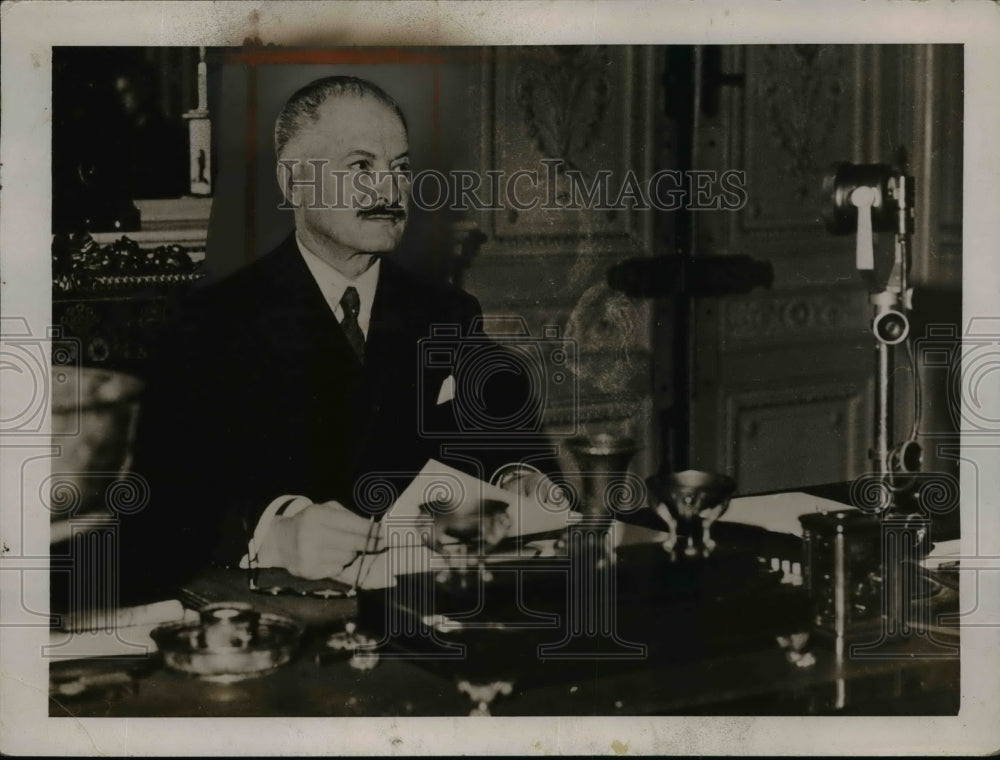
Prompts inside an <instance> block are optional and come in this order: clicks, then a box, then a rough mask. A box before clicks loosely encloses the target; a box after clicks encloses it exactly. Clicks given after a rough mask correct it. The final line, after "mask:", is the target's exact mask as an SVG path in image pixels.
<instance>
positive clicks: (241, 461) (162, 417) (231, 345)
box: [122, 236, 551, 577]
mask: <svg viewBox="0 0 1000 760" xmlns="http://www.w3.org/2000/svg"><path fill="white" fill-rule="evenodd" d="M479 316H480V307H479V304H478V302H477V301H476V299H475V298H473V297H472V296H469V295H468V294H466V293H463V292H462V291H460V290H458V289H455V288H452V287H443V286H428V285H425V284H423V283H420V284H418V283H417V282H416V281H414V280H413V279H412V278H411V277H410V276H409V275H408V274H406V273H405V272H404V271H403V270H402V269H401V268H400V267H399V266H398V265H396V264H394V263H393V261H392V260H391V259H389V258H386V259H383V261H382V264H381V272H380V275H379V283H378V287H377V291H376V295H375V300H374V303H373V305H372V312H371V322H370V326H369V332H368V338H367V342H366V354H365V362H364V364H362V363H361V362H359V361H358V360H357V358H356V357H355V355H354V353H353V352H352V350H351V348H350V346H349V344H348V343H347V340H346V338H345V337H344V334H343V331H342V330H341V328H340V325H339V323H338V322H337V320H336V318H335V317H334V315H333V313H332V310H331V309H330V307H329V305H328V304H327V302H326V300H325V299H324V297H323V295H322V293H321V292H320V289H319V286H318V285H317V284H316V282H315V280H314V279H313V277H312V275H311V273H310V272H309V270H308V268H307V266H306V264H305V262H304V261H303V260H302V256H301V254H300V253H299V251H298V248H297V246H296V243H295V238H294V236H290V237H289V238H288V240H286V242H285V243H284V244H282V245H281V246H279V248H277V249H276V250H275V251H273V252H271V253H270V254H268V255H267V256H265V257H263V258H262V259H260V260H259V261H257V262H255V263H254V264H252V265H250V266H248V267H246V268H245V269H243V270H241V271H239V272H237V273H236V274H235V275H233V276H232V277H230V278H229V279H227V280H224V281H222V282H220V283H218V284H216V285H214V286H211V287H209V288H206V290H205V292H203V293H201V294H199V295H198V296H197V297H196V298H195V299H194V300H193V301H192V303H191V304H190V305H189V307H188V308H187V309H186V310H185V312H184V314H183V316H182V317H181V319H180V320H179V321H178V324H177V326H176V328H175V329H174V330H172V331H171V333H170V337H169V338H168V339H167V341H166V342H165V345H164V346H163V347H162V349H161V350H160V351H159V352H158V357H157V358H156V359H155V360H154V362H153V364H152V367H151V369H150V372H149V390H148V393H147V396H146V398H145V401H144V403H143V406H142V410H141V413H140V425H139V430H138V435H137V443H136V455H135V464H134V470H135V471H136V472H137V473H139V474H140V475H142V476H144V477H146V478H147V479H148V480H149V482H150V486H151V494H152V500H151V504H150V505H149V507H148V508H147V509H145V510H143V511H142V512H141V513H139V514H137V515H136V516H135V517H134V518H126V520H125V521H124V522H125V523H126V524H123V526H122V528H123V534H124V545H123V549H124V554H125V558H124V566H125V570H126V574H135V573H140V574H141V573H148V572H149V571H148V570H139V568H141V567H145V568H149V567H150V566H151V565H155V566H156V567H158V568H159V569H160V570H158V571H156V572H154V573H153V575H154V576H160V575H162V574H163V573H162V571H163V569H165V568H171V569H173V570H175V571H180V572H183V571H185V570H188V571H190V570H196V569H198V568H200V567H204V566H205V565H206V564H207V563H208V562H210V561H214V562H216V563H221V564H225V565H233V564H235V563H237V562H238V561H239V559H240V557H241V556H242V555H243V554H244V553H245V551H246V547H247V540H248V538H249V535H250V534H252V531H253V528H254V526H255V525H256V523H257V520H258V518H259V516H260V514H261V513H262V512H263V510H264V509H265V507H266V506H267V504H268V503H270V502H271V501H272V500H273V499H275V498H277V497H279V496H282V495H285V494H301V495H304V496H307V497H309V498H310V499H312V500H313V501H316V502H321V501H327V500H331V499H335V500H337V501H339V502H341V503H343V504H344V505H346V506H348V507H349V508H353V509H358V510H360V509H361V508H362V507H370V506H372V505H371V504H364V505H361V504H358V503H357V498H356V492H355V487H356V485H358V484H359V483H362V482H366V478H370V477H371V476H372V474H373V473H387V477H388V480H389V481H391V482H392V483H393V484H394V486H395V488H396V491H397V492H399V491H401V490H402V489H403V488H404V487H405V485H406V484H408V483H409V480H410V479H411V478H412V475H413V474H415V473H416V472H418V471H419V470H420V469H421V467H422V466H423V465H424V464H425V463H426V461H427V460H428V459H429V458H431V457H433V458H437V459H439V460H443V461H447V462H448V463H449V464H453V465H454V466H457V467H460V468H462V469H465V470H466V471H470V472H471V473H472V474H475V475H477V476H479V477H485V478H489V476H490V474H491V473H492V471H493V469H494V468H495V467H497V466H499V465H500V464H502V463H506V462H510V461H512V460H518V459H525V458H529V457H531V456H533V455H537V452H538V451H539V450H542V451H544V447H543V448H541V449H540V448H539V444H540V441H539V439H538V438H534V439H531V440H529V439H522V440H520V442H519V443H518V445H517V446H516V447H514V448H505V447H502V446H497V447H490V446H487V447H485V448H483V446H482V438H481V437H476V438H475V439H474V443H475V444H476V446H477V448H476V450H475V456H474V457H472V458H471V459H470V458H463V457H459V458H453V457H449V456H447V455H445V454H443V452H442V446H443V445H447V444H449V443H450V444H454V443H456V442H457V443H458V444H459V445H461V444H462V443H463V441H465V440H466V439H465V436H464V435H463V434H462V431H461V430H460V427H461V426H460V425H459V424H458V423H457V422H456V419H455V415H454V413H453V411H454V410H453V404H451V403H446V404H442V405H438V404H437V403H436V401H437V399H438V393H439V391H440V389H441V385H442V383H443V382H444V381H445V379H446V378H447V377H448V375H449V374H450V373H451V372H452V369H451V368H449V367H448V366H447V361H444V362H442V361H440V359H441V358H442V357H445V358H446V357H447V356H448V350H447V349H448V346H449V344H453V343H455V342H456V341H457V340H459V339H464V340H467V341H468V340H471V341H473V342H476V343H477V344H481V345H482V346H486V347H487V349H488V350H494V349H493V348H491V346H492V344H490V343H489V342H488V341H486V339H485V337H484V336H483V335H482V334H481V333H477V332H476V330H475V323H476V320H477V318H478V317H479ZM434 325H453V326H455V328H456V331H457V333H458V335H459V336H460V338H456V339H450V338H445V339H442V340H436V341H435V342H436V346H437V348H443V349H445V350H444V352H443V353H440V352H438V353H436V354H435V357H436V358H437V361H435V362H431V364H433V365H434V366H428V361H427V360H426V358H427V356H426V354H427V344H426V342H425V345H424V348H422V347H421V339H426V338H428V336H430V335H431V330H432V326H434ZM495 350H497V351H499V350H501V349H499V348H496V349H495ZM480 366H481V363H480ZM512 381H513V382H512ZM459 385H461V383H459ZM529 394H530V388H529V386H528V385H527V384H526V383H523V382H520V381H519V380H518V378H517V377H515V376H513V375H510V374H505V375H504V376H503V382H502V383H500V384H498V383H493V384H492V390H491V392H490V393H488V394H487V396H488V398H487V402H488V403H489V404H491V405H492V406H493V407H494V410H493V413H495V414H499V415H500V417H495V418H502V416H503V415H504V413H505V410H507V411H514V412H516V411H517V409H519V408H521V407H523V406H524V404H525V403H528V398H529ZM463 429H464V428H463ZM428 432H432V433H434V434H433V435H427V434H426V433H428ZM535 458H536V459H537V456H535ZM549 469H551V467H549ZM390 503H391V502H386V503H384V505H383V506H384V507H385V508H387V507H388V506H390ZM130 568H135V569H134V570H130ZM147 577H150V576H149V575H147Z"/></svg>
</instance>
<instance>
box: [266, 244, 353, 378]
mask: <svg viewBox="0 0 1000 760" xmlns="http://www.w3.org/2000/svg"><path fill="white" fill-rule="evenodd" d="M265 274H266V277H265V278H264V280H265V282H266V285H265V287H267V288H268V289H272V288H273V290H271V292H270V293H269V294H268V293H264V294H262V295H261V304H260V308H259V309H258V311H257V314H258V329H259V331H260V334H261V335H263V336H264V338H265V340H267V341H268V342H269V344H270V345H271V347H272V348H273V350H274V351H275V353H276V354H277V355H279V356H290V357H297V358H298V361H300V362H301V361H302V360H303V357H306V358H309V361H308V364H309V365H311V366H312V368H313V369H317V368H318V367H317V366H316V365H317V364H318V365H319V367H323V366H329V367H331V368H339V371H340V372H343V371H344V368H346V367H351V368H353V369H354V370H355V371H356V370H357V369H358V364H359V362H358V359H357V356H356V355H355V354H354V351H353V350H352V349H351V346H350V344H349V343H348V342H347V337H346V336H345V335H344V332H343V330H342V329H341V327H340V324H339V323H338V322H337V318H336V317H335V316H334V314H333V310H332V309H331V308H330V305H329V304H328V303H327V302H326V299H325V298H324V297H323V293H322V291H320V289H319V285H317V284H316V280H315V279H313V276H312V273H311V272H310V271H309V268H308V267H307V266H306V263H305V261H303V260H302V254H301V253H300V252H299V249H298V245H297V244H296V243H295V236H294V234H293V235H291V236H289V237H288V239H286V240H285V242H284V243H283V244H282V245H281V247H280V248H278V250H276V251H275V253H274V254H273V259H272V260H271V261H269V262H268V268H267V271H266V273H265Z"/></svg>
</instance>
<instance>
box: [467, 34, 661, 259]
mask: <svg viewBox="0 0 1000 760" xmlns="http://www.w3.org/2000/svg"><path fill="white" fill-rule="evenodd" d="M652 55H653V54H652V52H651V51H650V50H647V49H638V50H637V49H635V48H632V47H629V46H616V47H605V46H572V47H555V48H553V47H531V48H499V49H497V51H496V54H495V60H494V61H493V62H492V66H487V67H486V69H485V71H484V78H483V88H484V92H485V93H487V94H489V95H491V96H492V97H485V96H484V110H483V114H482V115H483V125H482V129H483V134H484V136H485V139H484V145H483V147H484V151H483V153H484V166H483V167H482V168H483V171H484V173H485V171H489V170H493V171H500V172H502V173H503V176H504V177H506V178H510V177H511V176H512V175H514V174H515V173H516V172H523V171H529V172H537V173H538V183H537V187H536V189H531V188H530V183H529V182H528V181H527V180H525V179H522V180H520V182H521V185H520V188H519V190H518V193H519V199H520V201H521V202H522V203H524V204H530V203H531V200H532V199H537V200H538V202H539V203H538V205H537V206H535V207H533V208H515V207H514V206H513V205H511V204H506V208H505V209H504V210H502V211H495V210H494V211H483V212H481V214H482V223H481V226H482V227H483V228H484V229H485V230H486V231H487V234H489V236H490V239H491V240H493V241H497V242H499V243H501V244H506V243H510V244H514V245H518V246H520V245H524V244H528V245H532V246H536V247H537V248H538V252H539V253H545V252H546V251H547V250H553V249H556V250H558V249H566V248H577V249H587V248H588V247H592V248H593V247H606V246H618V247H619V248H623V247H630V248H631V250H633V251H638V250H643V249H645V248H646V247H647V246H648V244H649V242H648V240H647V238H648V235H649V234H650V233H649V230H648V229H647V228H648V227H649V225H650V219H649V218H648V217H649V216H650V215H649V214H648V213H645V212H635V211H632V210H630V209H623V210H608V209H607V208H606V207H605V208H604V209H602V210H596V209H593V210H591V209H566V208H559V207H556V206H558V205H559V204H560V202H565V201H566V200H568V199H569V197H570V192H571V186H570V183H569V180H568V178H567V176H566V171H567V170H577V171H580V172H581V175H582V179H583V181H584V182H586V183H588V186H589V184H590V183H592V182H593V181H594V180H595V173H596V172H598V171H608V172H610V173H611V175H610V177H609V178H608V179H607V184H608V188H609V189H608V192H607V196H608V197H609V203H612V202H614V201H615V200H617V199H618V196H619V193H620V192H621V191H622V188H623V187H624V186H625V185H626V181H625V176H626V172H627V171H629V170H634V171H635V173H636V176H637V177H638V178H639V179H640V182H641V181H642V179H643V178H644V177H647V176H648V173H649V169H648V166H649V164H650V162H651V156H650V154H649V153H648V152H647V151H645V150H644V149H643V148H644V147H645V146H646V145H648V142H649V139H650V138H649V136H648V135H646V134H645V131H646V124H647V121H648V119H647V116H646V114H647V113H648V112H649V111H650V110H652V109H655V97H656V96H655V89H654V88H655V82H654V80H653V79H652V77H651V76H650V75H649V74H648V72H647V71H646V69H645V68H644V67H647V66H648V65H649V61H650V60H651V56H652ZM557 160H558V161H563V162H564V164H563V165H562V166H560V167H557V166H555V165H554V164H553V165H552V168H551V169H547V168H546V166H545V164H543V163H542V162H543V161H550V162H552V161H557ZM553 200H554V201H555V203H552V202H551V201H553ZM545 201H549V202H548V203H545ZM582 252H586V250H582Z"/></svg>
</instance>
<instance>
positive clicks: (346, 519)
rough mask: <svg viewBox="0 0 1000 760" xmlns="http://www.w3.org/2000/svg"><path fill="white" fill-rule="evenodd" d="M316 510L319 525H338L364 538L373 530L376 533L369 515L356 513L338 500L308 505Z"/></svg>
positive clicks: (337, 526) (341, 528) (343, 530)
mask: <svg viewBox="0 0 1000 760" xmlns="http://www.w3.org/2000/svg"><path fill="white" fill-rule="evenodd" d="M308 509H310V510H314V511H315V519H316V520H317V523H316V524H317V525H326V526H331V527H336V528H337V529H338V530H340V531H342V532H344V533H351V534H354V535H358V536H361V537H362V538H364V537H365V536H367V535H368V534H369V532H371V533H372V534H374V532H375V528H374V527H372V520H371V519H370V518H368V517H362V516H361V515H356V514H354V513H353V512H351V511H350V510H349V509H347V508H346V507H345V506H343V505H342V504H340V503H339V502H336V501H325V502H323V503H322V504H314V505H312V506H311V507H308Z"/></svg>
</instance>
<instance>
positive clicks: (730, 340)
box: [690, 45, 873, 493]
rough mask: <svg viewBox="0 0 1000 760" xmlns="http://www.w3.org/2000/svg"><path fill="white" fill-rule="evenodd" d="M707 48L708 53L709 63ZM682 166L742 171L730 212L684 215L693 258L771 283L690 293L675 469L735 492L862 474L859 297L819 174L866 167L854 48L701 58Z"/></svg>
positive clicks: (864, 374)
mask: <svg viewBox="0 0 1000 760" xmlns="http://www.w3.org/2000/svg"><path fill="white" fill-rule="evenodd" d="M720 53H721V55H720ZM697 55H699V56H700V57H701V61H702V66H701V78H702V87H701V90H700V98H699V101H697V102H698V106H697V107H696V115H695V127H696V128H695V130H694V134H695V138H694V143H695V144H694V148H693V156H692V164H693V165H694V167H695V168H699V169H714V170H717V171H719V172H722V171H726V170H730V169H735V170H739V171H743V172H745V178H746V179H745V186H746V203H745V205H744V206H743V207H742V208H740V209H738V210H736V211H724V210H720V211H702V212H696V213H695V212H692V213H693V216H694V218H693V221H692V228H693V231H692V235H693V240H692V248H693V251H694V254H695V255H697V256H711V255H716V254H727V253H728V254H749V255H751V256H753V257H754V258H756V259H760V260H764V261H768V262H770V263H771V264H772V265H773V267H774V275H775V276H774V283H773V286H772V287H771V288H770V289H769V290H756V291H754V292H752V293H750V294H748V295H740V296H723V297H718V298H699V299H697V300H696V302H695V305H694V307H693V313H692V342H693V351H692V367H691V399H690V405H691V406H690V416H691V424H690V464H691V466H694V467H697V468H700V469H713V470H721V471H724V472H728V473H730V474H732V475H733V476H734V477H735V478H736V479H737V482H738V483H739V487H740V491H741V492H744V493H749V492H755V491H764V490H770V489H779V488H787V487H794V486H798V485H806V484H815V483H822V482H833V481H840V480H848V479H851V478H853V477H855V476H856V475H858V474H860V472H862V471H864V468H865V467H866V456H867V447H868V445H869V437H870V432H869V428H870V419H871V407H872V380H871V378H872V361H873V359H872V348H871V341H870V340H869V338H868V333H867V321H868V314H869V307H868V303H867V293H866V291H865V289H864V287H863V285H862V283H861V281H860V279H859V278H858V277H857V275H856V274H855V271H854V251H853V238H850V237H848V238H835V237H831V236H830V235H828V234H827V233H826V231H825V229H824V227H823V224H822V222H821V217H822V213H823V210H824V199H823V196H822V178H823V175H824V173H825V172H826V170H827V169H828V167H829V165H830V164H832V163H833V162H835V161H861V160H865V159H866V158H867V156H866V152H867V141H866V135H865V134H864V133H863V130H862V126H861V125H862V114H864V113H866V112H867V111H868V110H869V104H868V100H869V99H870V92H869V91H868V88H867V84H866V77H867V76H868V72H866V71H865V69H864V67H863V66H862V65H861V64H862V61H861V59H860V57H861V56H863V55H865V52H864V50H863V49H861V48H857V47H853V46H838V45H822V46H821V45H762V46H746V47H735V46H734V47H724V48H722V49H721V50H720V49H718V48H716V49H715V50H705V49H703V50H701V51H698V53H697Z"/></svg>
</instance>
